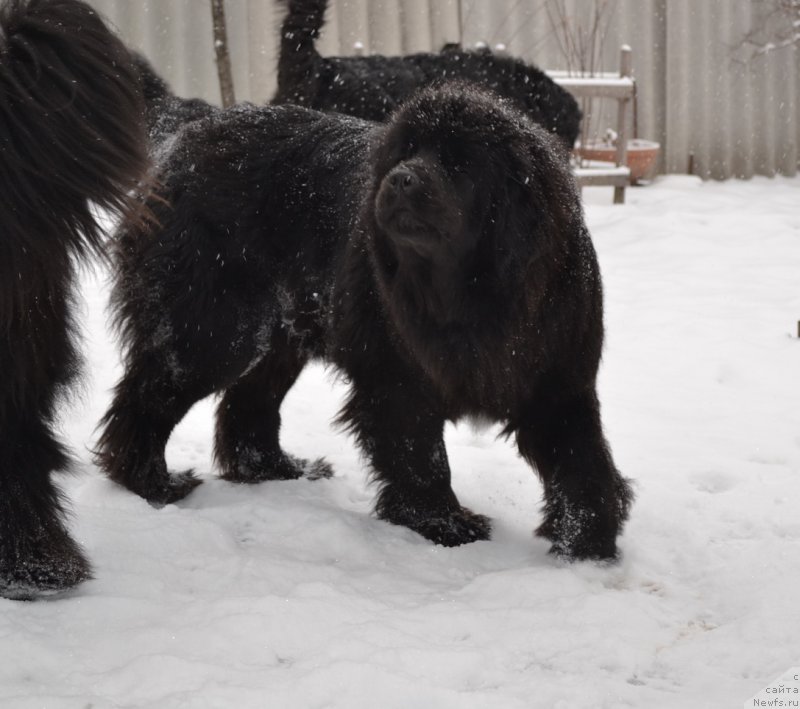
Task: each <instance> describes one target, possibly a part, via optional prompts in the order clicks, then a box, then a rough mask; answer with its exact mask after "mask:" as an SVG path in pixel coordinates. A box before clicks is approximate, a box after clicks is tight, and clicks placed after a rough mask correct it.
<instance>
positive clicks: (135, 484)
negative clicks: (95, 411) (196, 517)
mask: <svg viewBox="0 0 800 709" xmlns="http://www.w3.org/2000/svg"><path fill="white" fill-rule="evenodd" d="M214 390H215V386H214V384H213V382H212V381H210V380H206V379H200V378H198V377H196V376H194V377H192V378H191V379H188V380H187V379H185V378H183V377H178V376H176V374H175V373H174V371H173V370H172V368H170V367H168V366H165V365H164V364H163V362H161V361H160V358H157V357H156V356H155V355H153V354H152V353H146V354H144V355H143V356H141V357H138V358H135V359H133V360H132V361H130V362H129V363H128V367H127V369H126V372H125V375H124V377H123V378H122V380H121V381H120V382H119V384H117V386H116V387H115V389H114V399H113V401H112V404H111V407H110V408H109V410H108V412H107V413H106V415H105V416H104V417H103V420H102V422H101V423H102V425H103V427H104V428H103V433H102V435H101V437H100V440H99V444H98V450H97V452H96V461H97V464H98V465H99V466H100V467H101V468H102V469H103V470H104V471H105V472H106V473H107V474H108V476H109V477H110V478H111V479H112V480H114V481H115V482H117V483H119V484H120V485H123V486H125V487H126V488H128V489H129V490H131V491H132V492H135V493H136V494H138V495H141V496H142V497H144V498H145V499H146V500H148V501H149V502H151V503H153V504H155V505H164V504H169V503H171V502H176V501H177V500H180V499H182V498H184V497H186V495H188V494H189V493H190V492H191V491H192V490H193V489H194V488H195V487H197V486H198V485H199V484H200V482H201V481H200V480H199V479H198V478H196V477H195V476H194V474H193V473H192V471H191V470H188V471H184V472H181V473H175V474H172V473H170V471H169V470H168V468H167V462H166V459H165V457H164V449H165V448H166V445H167V441H168V440H169V436H170V434H171V433H172V430H173V428H175V426H176V425H177V424H178V422H179V421H180V420H181V419H182V418H183V417H184V416H185V415H186V412H187V411H188V410H189V409H190V408H191V407H192V405H193V404H194V403H195V402H197V401H199V400H200V399H202V398H204V397H206V396H208V395H209V394H211V393H212V392H213V391H214Z"/></svg>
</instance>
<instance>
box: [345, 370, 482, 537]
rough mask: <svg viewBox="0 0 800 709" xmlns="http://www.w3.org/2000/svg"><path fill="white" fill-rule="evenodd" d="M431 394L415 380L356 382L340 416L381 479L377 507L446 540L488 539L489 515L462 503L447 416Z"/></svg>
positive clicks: (395, 520) (396, 520) (394, 519)
mask: <svg viewBox="0 0 800 709" xmlns="http://www.w3.org/2000/svg"><path fill="white" fill-rule="evenodd" d="M426 398H427V397H425V395H424V393H423V392H422V391H421V390H420V389H419V388H418V387H417V385H415V384H411V383H400V382H397V383H392V384H379V385H372V386H369V385H368V384H367V383H366V382H363V381H362V382H354V387H353V390H352V393H351V396H350V399H349V401H348V402H347V404H346V406H345V408H344V409H343V411H342V413H341V415H340V421H341V422H343V423H345V424H346V425H347V426H348V428H349V429H350V430H351V431H352V432H353V433H354V434H355V435H356V437H357V439H358V442H359V444H360V445H361V448H362V450H363V451H364V453H365V455H366V457H367V458H368V459H369V461H370V463H371V466H372V470H373V474H374V476H375V479H376V481H377V482H378V483H379V484H380V492H379V494H378V500H377V504H376V507H375V509H376V512H377V514H378V516H379V517H380V518H381V519H384V520H386V521H387V522H391V523H393V524H399V525H403V526H406V527H408V528H409V529H413V530H414V531H415V532H417V533H419V534H421V535H422V536H423V537H425V538H426V539H430V540H431V541H433V542H436V543H437V544H442V545H444V546H458V545H460V544H467V543H469V542H474V541H476V540H479V539H488V538H489V534H490V531H491V524H490V521H489V519H488V518H487V517H484V516H482V515H478V514H475V513H474V512H472V511H470V510H468V509H467V508H465V507H462V506H461V505H460V504H459V502H458V499H457V498H456V495H455V493H454V492H453V490H452V488H451V486H450V465H449V463H448V461H447V452H446V450H445V445H444V438H443V431H444V417H443V416H442V415H440V414H439V413H437V412H436V410H435V407H432V406H431V403H430V402H429V401H426Z"/></svg>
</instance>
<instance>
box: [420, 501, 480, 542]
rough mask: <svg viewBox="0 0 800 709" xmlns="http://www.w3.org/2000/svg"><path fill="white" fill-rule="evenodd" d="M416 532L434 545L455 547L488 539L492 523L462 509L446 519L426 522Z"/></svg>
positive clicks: (464, 508)
mask: <svg viewBox="0 0 800 709" xmlns="http://www.w3.org/2000/svg"><path fill="white" fill-rule="evenodd" d="M416 531H417V532H419V533H420V534H421V535H422V536H423V537H425V538H426V539H430V540H431V541H432V542H434V543H436V544H441V545H442V546H445V547H457V546H461V545H462V544H470V543H471V542H477V541H481V540H486V539H490V538H491V535H492V521H491V520H490V519H489V518H488V517H486V516H485V515H479V514H475V513H474V512H472V511H471V510H468V509H467V508H466V507H462V508H460V509H459V510H457V511H455V512H453V513H452V514H450V515H448V516H447V517H442V518H434V519H428V520H426V521H425V522H424V523H422V524H421V525H420V527H419V528H418V529H417V530H416Z"/></svg>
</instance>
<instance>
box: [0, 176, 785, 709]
mask: <svg viewBox="0 0 800 709" xmlns="http://www.w3.org/2000/svg"><path fill="white" fill-rule="evenodd" d="M584 194H585V199H586V202H587V204H586V210H587V218H588V222H589V226H590V228H591V230H592V233H593V236H594V240H595V245H596V247H597V250H598V253H599V258H600V262H601V267H602V268H603V273H604V283H605V292H606V325H607V332H608V336H607V343H606V350H605V356H604V363H603V368H602V372H601V381H600V398H601V401H602V402H603V410H604V419H605V424H606V433H607V436H608V438H609V440H610V443H611V446H612V449H613V451H614V454H615V457H616V461H617V464H618V465H619V467H620V468H621V470H622V471H623V472H624V473H625V474H626V475H628V476H631V477H633V478H634V479H635V480H636V490H637V495H638V497H637V500H636V503H635V504H634V507H633V512H632V517H631V520H630V522H629V524H628V526H627V528H626V531H625V534H624V535H623V537H622V538H621V542H620V546H621V549H622V551H623V554H624V557H623V560H622V561H621V563H620V564H619V565H617V566H615V567H603V566H597V565H593V564H576V565H571V566H569V565H563V564H560V563H558V562H557V561H555V560H554V559H552V558H550V557H549V556H547V554H546V551H547V544H546V543H545V542H543V541H541V540H537V539H533V538H532V537H531V531H532V529H533V528H534V527H535V526H536V524H537V523H538V521H539V518H540V513H539V504H540V495H541V489H540V486H539V483H538V481H537V480H536V477H535V475H534V474H533V473H532V472H531V471H530V470H529V469H528V468H527V467H526V466H525V465H524V464H523V462H522V461H521V460H520V459H519V458H518V457H517V455H516V453H515V451H514V450H513V448H512V447H511V446H510V445H509V444H508V443H506V442H504V441H503V440H502V439H496V438H495V436H496V434H497V429H490V430H488V431H482V432H477V431H475V430H473V429H471V428H470V427H469V426H468V425H463V426H459V427H451V428H450V429H449V430H448V435H447V444H448V450H449V453H450V457H451V463H452V467H453V469H454V488H455V490H456V491H457V493H458V494H459V496H460V498H461V500H462V502H464V503H465V504H466V505H468V506H470V507H472V508H473V509H474V510H476V511H478V512H482V513H486V514H489V515H491V516H492V517H493V518H494V520H495V533H494V538H493V540H492V541H490V542H478V543H475V544H472V545H469V546H465V547H460V548H456V549H446V548H441V547H436V546H433V545H431V544H430V543H429V542H427V541H425V540H424V539H422V538H421V537H419V536H417V535H415V534H414V533H412V532H410V531H408V530H406V529H404V528H400V527H394V526H390V525H388V524H385V523H383V522H380V521H378V520H376V519H375V518H374V517H373V516H372V515H371V513H370V510H371V503H372V499H373V492H372V491H371V490H370V488H369V486H368V485H367V482H366V478H365V472H364V468H363V465H362V463H361V461H360V460H359V458H358V455H357V453H356V451H355V449H354V448H353V445H352V442H351V441H350V440H349V439H348V438H347V437H346V435H345V434H343V433H341V432H337V431H335V430H333V429H332V428H331V426H330V421H331V419H332V418H333V416H334V414H335V412H336V410H337V407H338V406H339V405H340V403H341V402H342V400H343V395H344V391H345V389H344V385H343V384H342V383H341V382H338V381H337V380H336V378H335V377H334V376H333V375H332V374H331V373H328V372H325V371H324V370H323V369H322V368H321V367H319V366H314V367H311V368H309V369H307V370H306V372H305V373H304V374H303V376H302V378H301V381H300V382H299V383H298V384H297V386H296V388H295V389H294V390H293V391H292V392H291V393H290V395H289V398H288V399H287V401H286V404H285V406H284V427H283V440H284V444H285V446H286V448H287V450H289V451H290V452H293V453H296V454H300V455H304V456H306V457H309V458H316V457H317V456H320V455H325V456H326V457H327V458H328V459H329V460H330V462H331V463H332V464H333V465H334V467H335V470H336V475H335V477H333V478H332V479H330V480H317V481H309V480H300V481H292V482H274V483H265V484H262V485H258V486H253V487H249V486H235V485H233V484H229V483H224V482H221V481H219V480H216V479H215V478H214V475H213V467H212V461H211V454H210V451H211V441H212V412H213V403H214V402H213V401H205V402H202V403H201V404H199V405H198V406H197V407H195V408H194V409H193V410H192V411H191V412H190V414H189V415H188V416H187V418H186V419H185V420H184V421H183V422H182V424H181V425H180V426H179V428H178V429H177V430H176V432H175V434H174V436H173V438H172V440H171V443H170V446H169V448H168V458H169V460H170V463H171V465H172V466H173V467H174V468H175V469H178V470H180V469H184V468H186V467H192V466H193V467H196V468H197V469H198V471H199V472H200V473H201V475H202V476H203V478H204V479H205V481H206V482H205V484H204V485H202V486H201V487H200V488H198V489H197V490H196V491H195V492H194V493H192V495H191V496H190V497H189V498H187V499H186V500H185V501H184V502H182V503H180V504H178V505H169V506H167V507H165V508H163V509H154V508H152V507H150V506H149V505H148V504H147V503H146V502H144V501H143V500H141V499H139V498H138V497H135V496H134V495H132V494H130V493H128V492H127V491H125V490H123V489H121V488H119V487H116V486H115V485H113V484H112V483H110V482H108V481H107V480H105V479H104V478H103V477H102V476H101V475H100V474H99V472H98V471H97V469H96V468H95V467H94V466H93V465H92V463H91V454H90V452H89V449H90V448H91V446H92V445H93V442H94V440H95V437H96V432H95V431H94V426H95V425H96V422H97V421H98V419H99V417H100V416H101V414H102V413H103V411H104V409H105V406H106V405H107V403H108V400H109V388H110V387H111V386H112V384H113V383H114V381H115V380H116V378H117V377H118V375H119V365H118V362H117V353H116V348H115V345H114V343H113V339H112V338H111V337H110V335H109V334H108V332H107V330H106V313H105V312H104V308H105V304H106V299H107V292H108V284H107V283H106V281H105V277H104V276H103V275H102V274H100V275H98V274H86V275H85V276H84V277H83V282H82V286H83V288H82V290H83V294H84V297H85V305H84V310H85V313H84V314H85V318H84V320H85V332H86V347H85V349H86V351H87V356H88V359H89V362H88V367H87V370H88V371H89V372H90V379H89V381H88V383H87V385H86V389H85V393H84V395H83V396H82V398H81V399H80V400H79V401H78V402H76V403H74V404H72V405H71V407H70V408H69V410H67V411H66V412H65V413H64V423H63V428H64V431H65V436H66V438H67V439H68V440H69V441H71V442H72V445H73V447H74V448H75V450H76V455H77V457H78V465H77V473H76V474H75V475H73V476H71V477H68V478H64V479H63V486H64V488H65V490H66V491H67V493H68V496H69V498H70V499H71V502H72V508H73V511H74V516H73V519H72V528H73V531H74V533H75V536H76V537H77V538H78V539H79V540H80V541H81V543H82V544H84V545H85V547H86V550H87V552H88V553H89V555H90V557H91V558H92V560H93V562H94V567H95V574H96V579H95V580H93V581H90V582H88V583H86V584H85V585H84V586H82V587H81V588H79V589H77V590H76V591H75V592H74V593H72V594H70V595H68V596H62V597H60V598H55V599H50V600H44V601H40V602H35V603H20V602H13V601H5V600H0V659H1V660H2V661H0V706H3V707H14V708H15V709H16V708H21V709H26V708H29V707H30V708H34V707H36V708H37V709H38V708H40V707H47V709H62V708H63V709H72V708H73V707H76V708H77V707H80V708H85V707H94V708H104V707H159V708H161V709H169V708H179V707H180V708H183V707H192V708H194V707H209V708H218V707H237V708H249V707H281V708H283V707H320V708H322V707H337V708H338V707H342V708H345V707H346V708H347V709H359V708H362V707H363V708H364V709H367V708H369V709H374V708H375V707H382V708H383V707H388V708H393V707H397V708H398V709H400V708H401V707H402V708H403V709H407V708H408V707H426V708H428V707H434V708H437V709H438V708H442V709H450V708H452V709H472V708H474V709H479V708H480V709H485V708H486V707H503V709H515V708H517V707H519V708H520V709H522V708H523V707H525V708H526V709H530V708H531V707H534V708H536V707H547V708H548V709H549V708H562V707H563V708H566V707H569V708H570V709H573V708H575V707H608V708H610V707H614V708H617V707H648V708H658V707H682V708H687V707H689V708H691V707H704V708H707V707H734V706H737V707H738V706H743V704H744V702H745V701H746V700H748V698H749V697H752V696H753V695H755V694H756V693H757V692H759V691H760V690H762V688H764V687H765V686H766V685H767V684H768V683H770V682H771V681H772V680H774V679H775V678H777V677H779V676H781V675H782V673H784V672H786V670H787V669H788V668H790V667H793V666H797V659H798V657H797V648H798V643H800V606H798V603H797V598H798V595H797V589H798V584H800V564H799V563H798V560H799V559H800V515H798V495H799V494H800V384H799V383H798V371H799V370H798V368H799V367H800V340H798V338H797V337H796V334H797V332H796V328H797V321H798V320H800V271H798V268H800V178H798V179H789V178H776V179H772V180H770V179H766V178H758V179H754V180H751V181H749V182H727V183H710V182H707V183H701V182H700V181H699V180H696V179H694V178H690V177H678V176H672V177H667V178H662V179H660V180H658V181H657V182H655V183H654V184H653V185H651V186H648V187H646V188H639V189H631V190H628V191H627V204H625V205H622V206H620V205H612V204H611V192H610V190H609V189H608V188H589V189H587V190H585V191H584ZM751 704H752V702H751Z"/></svg>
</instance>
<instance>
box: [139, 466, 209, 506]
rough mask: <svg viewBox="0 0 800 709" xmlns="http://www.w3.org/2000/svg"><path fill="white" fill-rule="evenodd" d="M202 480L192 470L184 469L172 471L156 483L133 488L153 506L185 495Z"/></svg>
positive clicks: (169, 503) (177, 499)
mask: <svg viewBox="0 0 800 709" xmlns="http://www.w3.org/2000/svg"><path fill="white" fill-rule="evenodd" d="M202 482H203V481H202V480H200V479H199V478H198V477H197V476H196V475H195V474H194V472H193V471H191V470H184V471H183V472H181V473H172V474H169V475H167V476H166V477H165V478H162V479H159V481H158V482H157V483H156V484H152V485H149V486H148V487H146V488H144V489H142V490H141V491H139V490H134V492H137V493H138V494H139V495H141V496H142V497H143V498H144V499H145V500H147V501H148V502H149V503H150V504H151V505H153V506H154V507H163V506H164V505H171V504H172V503H174V502H178V501H180V500H182V499H183V498H184V497H186V496H187V495H188V494H189V493H190V492H191V491H192V490H194V489H195V488H196V487H197V486H198V485H200V484H201V483H202Z"/></svg>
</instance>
